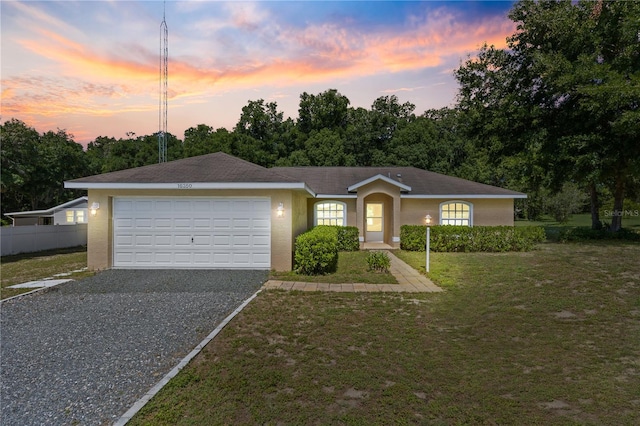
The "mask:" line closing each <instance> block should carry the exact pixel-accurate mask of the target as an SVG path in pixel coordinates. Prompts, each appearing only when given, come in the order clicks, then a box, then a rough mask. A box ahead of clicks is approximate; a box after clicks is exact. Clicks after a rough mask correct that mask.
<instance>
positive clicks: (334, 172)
mask: <svg viewBox="0 0 640 426" xmlns="http://www.w3.org/2000/svg"><path fill="white" fill-rule="evenodd" d="M272 170H275V171H277V172H278V173H280V174H286V175H287V176H290V177H293V178H296V179H301V180H304V182H306V184H307V185H308V186H309V187H310V188H311V189H312V190H313V191H315V192H316V193H318V194H334V195H347V194H349V192H348V191H347V188H348V187H349V186H351V185H354V184H356V183H358V182H362V181H363V180H366V179H369V178H371V177H373V176H376V175H383V176H386V177H388V178H390V179H392V180H395V181H397V182H399V183H402V184H404V185H407V186H410V187H411V191H410V192H409V193H408V194H410V195H458V194H459V195H500V196H508V195H513V196H523V195H524V194H522V193H520V192H516V191H510V190H508V189H504V188H499V187H496V186H491V185H485V184H482V183H478V182H472V181H470V180H465V179H460V178H456V177H452V176H447V175H443V174H440V173H434V172H429V171H426V170H422V169H418V168H415V167H276V168H273V169H272Z"/></svg>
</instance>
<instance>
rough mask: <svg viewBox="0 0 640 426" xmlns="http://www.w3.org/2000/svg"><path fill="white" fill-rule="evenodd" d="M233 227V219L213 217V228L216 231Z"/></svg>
mask: <svg viewBox="0 0 640 426" xmlns="http://www.w3.org/2000/svg"><path fill="white" fill-rule="evenodd" d="M229 229H231V219H229V218H224V219H213V230H214V231H218V230H220V231H223V230H229Z"/></svg>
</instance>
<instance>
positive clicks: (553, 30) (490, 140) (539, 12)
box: [455, 0, 640, 230]
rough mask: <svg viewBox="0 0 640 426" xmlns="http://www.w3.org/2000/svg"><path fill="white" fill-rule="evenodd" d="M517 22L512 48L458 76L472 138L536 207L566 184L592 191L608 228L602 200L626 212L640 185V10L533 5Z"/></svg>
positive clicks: (565, 0) (484, 57)
mask: <svg viewBox="0 0 640 426" xmlns="http://www.w3.org/2000/svg"><path fill="white" fill-rule="evenodd" d="M509 17H510V18H511V19H512V20H513V21H514V22H516V23H517V31H516V33H515V34H513V35H512V36H511V37H510V38H509V39H508V48H507V49H502V50H501V49H495V48H494V47H490V46H485V47H483V48H482V49H481V50H480V52H479V55H478V57H477V58H471V59H469V60H468V61H467V62H466V63H465V64H463V65H462V66H461V67H460V68H459V69H458V70H457V71H456V73H455V75H456V77H457V79H458V81H459V82H460V84H461V91H460V97H459V106H460V109H461V110H462V111H464V113H465V121H466V125H467V126H468V127H467V128H468V135H469V136H471V135H475V138H474V139H475V142H476V148H477V149H478V150H479V151H485V152H486V156H487V159H488V160H489V162H490V163H491V164H493V165H495V166H497V167H500V168H501V169H502V170H503V171H504V172H505V173H506V175H508V179H510V180H511V181H512V183H513V184H515V185H516V186H520V187H521V189H523V190H525V191H527V192H529V193H533V194H534V198H535V194H537V193H539V192H540V191H541V188H544V187H548V188H552V189H556V190H559V188H561V187H562V185H563V184H564V183H566V182H575V183H577V184H579V185H580V186H581V187H582V188H583V189H584V190H587V191H589V193H590V195H591V205H592V208H591V211H592V226H593V227H594V228H598V227H600V225H601V222H600V218H599V216H598V207H599V198H598V194H599V193H601V192H602V191H603V190H608V191H610V192H611V194H612V195H613V198H614V206H613V209H614V210H618V211H621V210H622V207H623V204H622V203H623V200H624V197H625V194H632V195H633V193H634V192H636V191H637V188H638V183H639V182H638V171H639V170H640V164H639V162H640V144H639V143H638V140H639V138H640V110H639V107H640V32H639V28H638V22H640V3H639V2H623V1H619V2H611V1H599V2H594V1H579V2H572V1H570V0H562V1H544V2H536V1H533V0H523V1H521V2H519V3H517V4H516V5H515V6H514V8H513V9H512V10H511V12H510V14H509ZM517 170H520V175H518V173H517ZM620 220H621V217H620V216H615V215H614V217H612V223H611V229H612V230H618V229H619V228H620V226H621V222H620Z"/></svg>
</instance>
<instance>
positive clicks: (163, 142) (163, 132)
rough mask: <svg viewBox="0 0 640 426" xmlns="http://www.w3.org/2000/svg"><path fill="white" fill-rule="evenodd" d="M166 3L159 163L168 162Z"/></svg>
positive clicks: (161, 56)
mask: <svg viewBox="0 0 640 426" xmlns="http://www.w3.org/2000/svg"><path fill="white" fill-rule="evenodd" d="M165 12H166V2H163V10H162V23H161V24H160V110H159V114H158V115H159V117H158V127H159V128H158V163H166V162H167V122H168V120H167V116H168V114H167V111H168V109H169V103H168V95H167V89H168V87H169V29H168V28H167V21H166V20H165Z"/></svg>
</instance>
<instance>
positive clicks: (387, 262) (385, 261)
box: [367, 251, 391, 272]
mask: <svg viewBox="0 0 640 426" xmlns="http://www.w3.org/2000/svg"><path fill="white" fill-rule="evenodd" d="M367 264H368V265H369V270H370V271H376V272H387V271H388V270H389V267H390V266H391V259H389V255H388V254H387V253H386V252H384V251H370V252H369V253H368V254H367Z"/></svg>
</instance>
